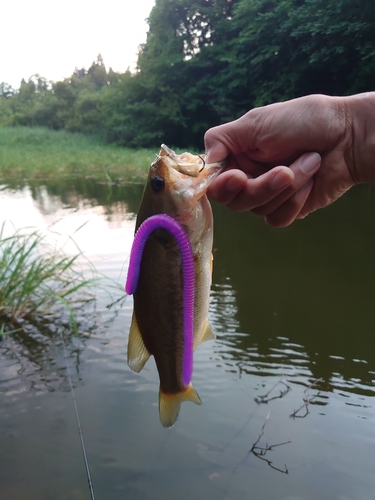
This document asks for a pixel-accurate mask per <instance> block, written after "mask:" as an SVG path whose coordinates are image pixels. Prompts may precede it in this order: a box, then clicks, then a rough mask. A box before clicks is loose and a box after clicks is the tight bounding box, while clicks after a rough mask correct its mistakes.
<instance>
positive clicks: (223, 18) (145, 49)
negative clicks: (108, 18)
mask: <svg viewBox="0 0 375 500" xmlns="http://www.w3.org/2000/svg"><path fill="white" fill-rule="evenodd" d="M148 24H149V30H148V34H147V40H146V42H145V43H144V44H143V45H141V46H140V47H139V53H138V62H137V68H136V70H135V71H134V72H130V71H129V69H128V70H127V71H125V72H124V73H118V72H115V71H113V70H112V69H111V68H107V67H106V65H105V62H104V61H103V58H102V57H101V56H100V55H98V57H97V58H96V60H95V61H94V62H93V63H92V65H91V66H90V68H88V69H85V68H81V69H79V68H76V69H75V70H74V71H73V73H72V75H71V76H70V77H69V78H66V79H64V80H62V81H58V82H49V81H47V80H46V79H45V78H43V77H42V76H40V75H33V76H31V77H30V78H28V80H25V79H23V80H22V82H21V84H20V87H19V88H18V89H13V88H12V87H11V86H10V85H8V84H7V83H5V82H3V83H1V84H0V126H6V127H9V126H20V125H21V126H38V127H40V126H42V127H48V128H50V129H53V130H60V129H64V130H67V131H71V132H82V133H85V134H93V135H95V136H98V137H101V138H102V139H103V140H104V141H105V142H107V143H113V144H116V145H119V146H126V147H131V148H140V147H142V148H144V147H158V146H159V145H160V143H161V142H165V143H167V144H169V145H171V146H173V147H195V148H201V147H202V144H203V136H204V132H205V131H206V130H207V129H208V128H209V127H211V126H214V125H218V124H220V123H223V122H226V121H229V120H233V119H235V118H237V117H239V116H241V115H242V114H243V113H245V112H246V111H247V110H249V109H251V108H252V107H254V106H261V105H265V104H269V103H272V102H275V101H279V100H286V99H291V98H294V97H298V96H302V95H306V94H310V93H325V94H330V95H347V94H351V93H357V92H364V91H371V90H374V89H375V8H374V0H330V1H329V2H327V0H156V4H155V6H154V7H153V9H152V11H151V12H150V15H149V18H148Z"/></svg>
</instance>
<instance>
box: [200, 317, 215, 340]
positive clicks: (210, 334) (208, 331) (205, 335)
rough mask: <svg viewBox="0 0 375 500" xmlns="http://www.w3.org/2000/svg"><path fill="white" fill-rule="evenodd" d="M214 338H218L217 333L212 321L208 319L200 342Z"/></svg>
mask: <svg viewBox="0 0 375 500" xmlns="http://www.w3.org/2000/svg"><path fill="white" fill-rule="evenodd" d="M213 339H216V335H215V334H214V332H213V330H212V328H211V325H210V323H209V322H208V321H207V324H206V328H205V330H204V332H203V335H202V338H201V341H200V344H202V342H206V340H213Z"/></svg>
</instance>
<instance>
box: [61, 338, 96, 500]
mask: <svg viewBox="0 0 375 500" xmlns="http://www.w3.org/2000/svg"><path fill="white" fill-rule="evenodd" d="M61 340H62V344H63V348H64V357H65V364H66V370H67V373H68V379H69V384H70V390H71V393H72V397H73V404H74V409H75V412H76V419H77V424H78V432H79V438H80V440H81V448H82V453H83V460H84V462H85V469H86V476H87V481H88V483H89V490H90V496H91V500H95V496H94V489H93V486H92V480H91V474H90V468H89V462H88V459H87V453H86V447H85V440H84V439H83V432H82V426H81V420H80V418H79V413H78V406H77V400H76V395H75V392H74V388H73V382H72V377H71V375H70V368H69V363H68V354H67V351H66V347H65V342H64V334H63V333H62V332H61Z"/></svg>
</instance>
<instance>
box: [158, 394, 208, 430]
mask: <svg viewBox="0 0 375 500" xmlns="http://www.w3.org/2000/svg"><path fill="white" fill-rule="evenodd" d="M184 401H191V402H192V403H195V404H197V405H201V404H202V401H201V398H200V397H199V396H198V393H197V391H196V390H195V389H194V387H193V386H192V385H191V384H189V385H188V386H187V387H186V388H185V390H184V391H182V392H178V393H176V394H168V393H165V392H163V391H162V390H161V389H160V391H159V415H160V422H161V423H162V425H163V426H164V427H172V425H173V424H174V423H175V422H176V420H177V417H178V414H179V412H180V406H181V403H183V402H184Z"/></svg>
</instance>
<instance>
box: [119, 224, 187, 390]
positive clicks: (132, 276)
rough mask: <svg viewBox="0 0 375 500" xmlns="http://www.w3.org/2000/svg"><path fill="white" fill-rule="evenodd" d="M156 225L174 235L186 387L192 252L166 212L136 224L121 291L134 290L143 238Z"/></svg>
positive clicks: (182, 233)
mask: <svg viewBox="0 0 375 500" xmlns="http://www.w3.org/2000/svg"><path fill="white" fill-rule="evenodd" d="M159 228H162V229H166V230H167V231H169V232H170V233H171V234H172V235H173V236H174V238H176V241H177V243H178V246H179V248H180V253H181V260H182V272H183V287H184V293H183V311H184V356H183V362H182V380H183V384H184V386H185V387H186V386H188V385H189V384H190V381H191V377H192V374H193V346H194V287H195V267H194V255H193V250H192V248H191V244H190V240H189V238H188V236H187V234H186V233H185V231H184V229H183V228H182V226H181V225H180V224H179V223H178V222H177V221H176V220H175V219H173V218H172V217H170V216H169V215H166V214H158V215H153V216H151V217H149V218H148V219H146V220H145V221H144V222H143V223H142V224H141V225H140V227H139V228H138V231H137V232H136V234H135V237H134V241H133V246H132V249H131V253H130V262H129V271H128V277H127V279H126V285H125V291H126V293H127V294H129V295H132V294H133V293H134V292H135V291H136V289H137V286H138V280H139V273H140V267H141V260H142V255H143V250H144V247H145V244H146V241H147V239H148V238H149V236H150V235H151V233H153V232H154V231H155V230H156V229H159Z"/></svg>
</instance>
